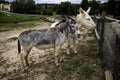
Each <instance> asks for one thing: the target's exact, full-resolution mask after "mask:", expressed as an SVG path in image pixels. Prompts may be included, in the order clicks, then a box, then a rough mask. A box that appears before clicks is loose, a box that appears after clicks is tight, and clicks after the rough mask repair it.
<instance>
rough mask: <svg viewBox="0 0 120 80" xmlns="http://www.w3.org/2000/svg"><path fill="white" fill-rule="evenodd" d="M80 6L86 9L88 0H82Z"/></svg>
mask: <svg viewBox="0 0 120 80" xmlns="http://www.w3.org/2000/svg"><path fill="white" fill-rule="evenodd" d="M81 7H82V8H83V9H84V10H87V8H88V7H89V3H88V0H82V2H81Z"/></svg>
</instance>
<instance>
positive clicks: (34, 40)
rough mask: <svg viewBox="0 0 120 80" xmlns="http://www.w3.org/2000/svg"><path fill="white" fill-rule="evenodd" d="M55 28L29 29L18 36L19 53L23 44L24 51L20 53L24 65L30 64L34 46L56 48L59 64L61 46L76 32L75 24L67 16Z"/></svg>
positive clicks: (56, 62) (56, 60)
mask: <svg viewBox="0 0 120 80" xmlns="http://www.w3.org/2000/svg"><path fill="white" fill-rule="evenodd" d="M56 26H58V27H55V28H48V29H41V30H27V31H24V32H22V33H21V34H20V35H19V37H18V53H20V52H21V46H22V47H23V50H24V53H21V54H20V56H21V57H20V58H21V62H22V64H23V66H24V62H25V65H27V66H29V63H28V55H29V53H30V50H31V49H32V48H33V47H36V48H38V49H48V48H54V56H55V64H56V66H58V65H59V64H58V54H59V51H60V49H61V46H62V45H63V44H64V43H65V41H66V39H67V36H68V35H69V34H70V33H74V32H75V31H74V26H73V24H71V22H70V21H69V20H68V19H67V18H66V19H64V20H62V21H61V22H59V23H58V24H57V25H56Z"/></svg>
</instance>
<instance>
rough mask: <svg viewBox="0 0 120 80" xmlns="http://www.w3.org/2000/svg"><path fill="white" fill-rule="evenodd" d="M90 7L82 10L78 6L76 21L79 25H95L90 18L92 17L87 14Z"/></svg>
mask: <svg viewBox="0 0 120 80" xmlns="http://www.w3.org/2000/svg"><path fill="white" fill-rule="evenodd" d="M90 9H91V8H90V7H89V8H88V10H87V11H84V10H83V9H82V8H80V10H79V12H80V13H79V14H78V15H77V22H78V23H79V24H80V25H81V26H85V27H87V28H89V29H91V28H92V29H94V28H95V27H96V24H95V23H94V21H93V20H92V18H91V17H90V16H89V12H90Z"/></svg>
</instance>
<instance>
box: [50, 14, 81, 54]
mask: <svg viewBox="0 0 120 80" xmlns="http://www.w3.org/2000/svg"><path fill="white" fill-rule="evenodd" d="M62 17H63V18H64V16H62ZM67 18H68V20H69V21H70V22H71V25H72V28H73V30H74V32H73V33H70V34H69V36H68V37H67V54H68V55H69V54H70V50H69V49H70V37H72V38H73V46H74V47H73V50H74V53H77V50H76V44H75V39H76V38H79V37H80V29H79V25H78V24H77V22H76V20H75V19H73V18H71V17H69V16H67ZM58 23H59V22H54V23H53V24H51V26H50V28H53V27H58V26H56V25H57V24H58Z"/></svg>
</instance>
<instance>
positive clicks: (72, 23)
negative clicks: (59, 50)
mask: <svg viewBox="0 0 120 80" xmlns="http://www.w3.org/2000/svg"><path fill="white" fill-rule="evenodd" d="M68 20H69V27H70V30H71V33H72V34H75V35H76V36H78V37H80V29H79V26H78V24H77V22H76V20H75V19H73V18H72V17H68Z"/></svg>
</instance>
